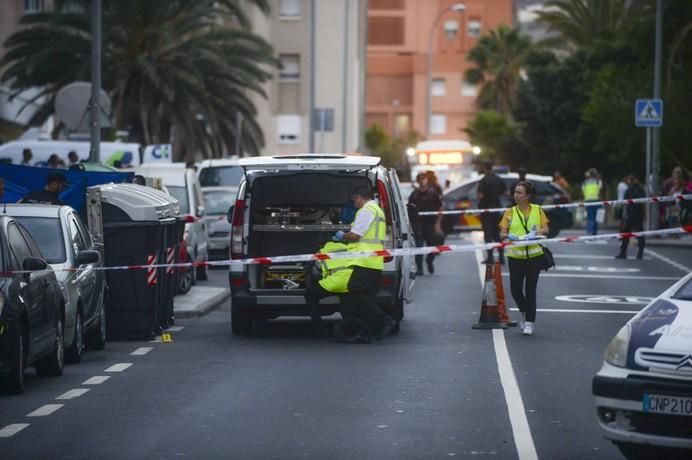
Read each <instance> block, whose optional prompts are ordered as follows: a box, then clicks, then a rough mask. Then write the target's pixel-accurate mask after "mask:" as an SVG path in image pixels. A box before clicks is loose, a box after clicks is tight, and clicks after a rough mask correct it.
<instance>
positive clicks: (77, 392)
mask: <svg viewBox="0 0 692 460" xmlns="http://www.w3.org/2000/svg"><path fill="white" fill-rule="evenodd" d="M87 391H89V389H88V388H76V389H74V390H69V391H66V392H65V393H63V394H61V395H60V396H58V397H57V398H55V399H74V398H79V397H80V396H82V395H83V394H84V393H86V392H87Z"/></svg>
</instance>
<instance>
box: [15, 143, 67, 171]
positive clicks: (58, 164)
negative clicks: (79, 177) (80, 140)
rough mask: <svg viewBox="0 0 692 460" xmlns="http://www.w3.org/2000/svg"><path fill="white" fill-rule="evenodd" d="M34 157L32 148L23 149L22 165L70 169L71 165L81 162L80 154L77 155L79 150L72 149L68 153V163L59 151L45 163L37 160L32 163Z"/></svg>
mask: <svg viewBox="0 0 692 460" xmlns="http://www.w3.org/2000/svg"><path fill="white" fill-rule="evenodd" d="M33 159H34V153H33V152H32V151H31V149H29V148H26V149H24V150H22V162H21V163H20V164H21V165H22V166H44V167H47V168H53V169H69V168H70V167H72V166H74V165H76V164H79V155H77V152H75V151H74V150H71V151H70V152H69V153H68V154H67V160H68V163H65V161H64V160H63V159H62V158H60V156H59V155H58V154H57V153H53V154H51V155H50V156H49V157H48V160H47V161H46V162H45V163H44V162H36V163H33V164H32V161H33Z"/></svg>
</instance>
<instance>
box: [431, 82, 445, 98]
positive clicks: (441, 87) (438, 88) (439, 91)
mask: <svg viewBox="0 0 692 460" xmlns="http://www.w3.org/2000/svg"><path fill="white" fill-rule="evenodd" d="M430 94H431V95H433V96H444V95H446V94H447V82H446V81H445V79H444V78H433V81H432V86H431V87H430Z"/></svg>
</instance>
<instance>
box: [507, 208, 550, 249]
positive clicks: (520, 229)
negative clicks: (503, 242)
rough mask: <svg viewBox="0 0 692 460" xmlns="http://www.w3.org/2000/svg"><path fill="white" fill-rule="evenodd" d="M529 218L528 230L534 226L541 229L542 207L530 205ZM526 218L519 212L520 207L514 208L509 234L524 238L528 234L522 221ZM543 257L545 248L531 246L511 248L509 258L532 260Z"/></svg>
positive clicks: (527, 222)
mask: <svg viewBox="0 0 692 460" xmlns="http://www.w3.org/2000/svg"><path fill="white" fill-rule="evenodd" d="M529 206H531V209H530V211H529V218H528V219H527V220H526V222H525V224H526V228H528V229H530V228H531V227H533V226H534V225H535V226H536V228H541V207H540V206H538V205H537V204H529ZM525 217H526V216H525V215H524V213H522V212H521V211H520V210H519V207H518V206H513V207H512V220H511V221H510V223H509V233H511V234H512V235H516V236H524V235H526V234H527V233H528V232H527V231H526V229H525V228H524V225H523V224H522V221H523V220H524V218H525ZM541 255H543V248H542V247H541V245H540V244H530V245H528V246H509V247H508V248H507V257H512V258H513V259H532V258H534V257H539V256H541Z"/></svg>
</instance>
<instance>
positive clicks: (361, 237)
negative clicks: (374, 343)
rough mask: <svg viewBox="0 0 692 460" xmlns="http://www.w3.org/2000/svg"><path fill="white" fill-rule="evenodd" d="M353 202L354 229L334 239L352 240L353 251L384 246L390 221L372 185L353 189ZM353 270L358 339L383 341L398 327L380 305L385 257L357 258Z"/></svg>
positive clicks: (378, 248) (350, 241)
mask: <svg viewBox="0 0 692 460" xmlns="http://www.w3.org/2000/svg"><path fill="white" fill-rule="evenodd" d="M353 203H354V204H355V205H356V207H357V208H358V212H356V217H355V220H354V221H353V224H352V225H351V230H350V231H348V232H346V233H344V232H341V231H339V232H337V233H336V234H335V235H334V239H335V240H337V241H348V242H349V243H350V244H349V251H352V252H372V251H379V250H382V249H384V240H385V234H386V232H387V222H386V218H385V214H384V211H382V208H380V206H379V205H378V204H377V202H376V201H375V200H374V199H373V193H372V191H371V190H370V188H368V187H359V188H357V189H356V190H355V191H354V192H353ZM351 266H352V267H353V273H352V274H351V279H350V280H349V283H348V291H349V293H350V296H351V299H350V301H351V302H353V305H355V306H357V307H358V315H359V316H360V318H361V330H360V333H359V336H357V337H356V338H355V341H357V342H369V341H370V338H374V339H375V340H381V339H382V338H384V337H385V336H386V335H388V334H389V333H391V332H392V331H393V330H394V327H395V325H396V323H395V322H394V320H393V319H392V318H390V317H389V315H387V314H386V313H385V312H383V311H382V309H381V308H380V307H379V306H378V305H377V301H376V297H377V291H378V290H379V287H380V279H381V277H382V270H383V269H384V258H383V257H381V256H368V257H359V258H356V259H353V261H352V262H351Z"/></svg>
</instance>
